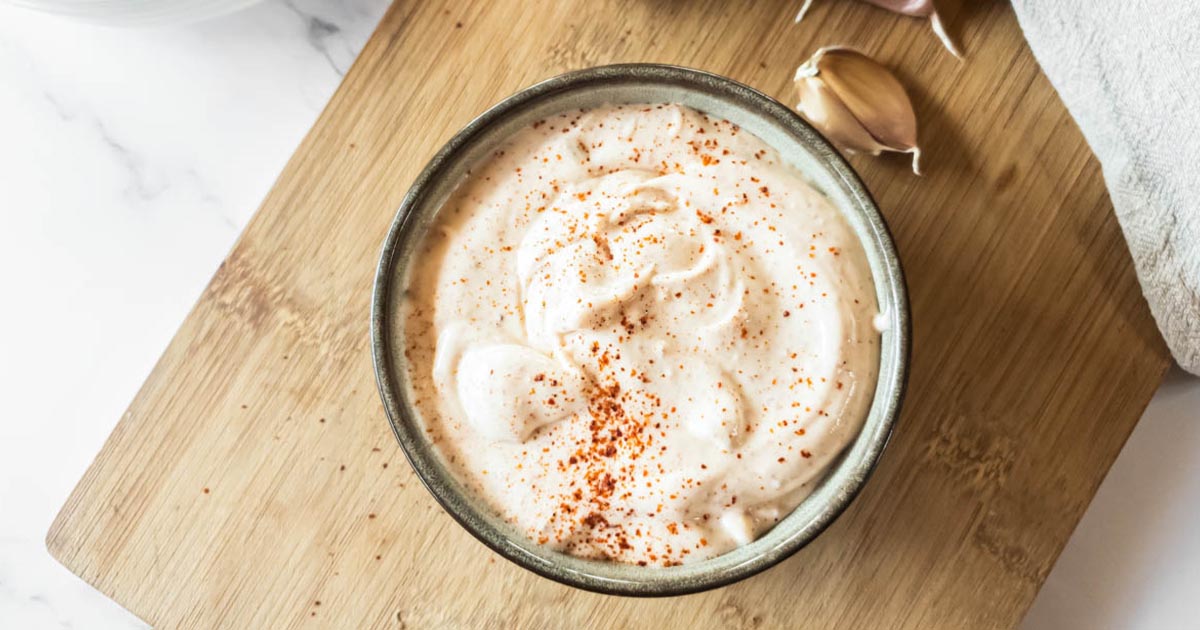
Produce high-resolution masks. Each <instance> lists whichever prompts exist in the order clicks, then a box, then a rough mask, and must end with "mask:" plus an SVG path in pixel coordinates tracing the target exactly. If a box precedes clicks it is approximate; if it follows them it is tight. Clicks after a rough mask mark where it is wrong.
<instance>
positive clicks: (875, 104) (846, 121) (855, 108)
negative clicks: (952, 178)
mask: <svg viewBox="0 0 1200 630" xmlns="http://www.w3.org/2000/svg"><path fill="white" fill-rule="evenodd" d="M795 81H796V89H797V92H798V94H799V97H800V101H799V104H798V105H797V106H796V109H797V110H798V111H799V112H800V114H801V115H802V116H804V117H805V118H806V119H807V120H808V121H809V122H810V123H812V124H813V126H815V127H817V129H819V130H820V131H821V132H822V133H824V134H825V135H826V137H828V138H829V139H830V141H832V142H833V143H834V144H836V145H838V146H839V147H840V148H842V149H844V150H847V151H863V152H867V153H871V154H873V155H878V154H879V153H880V152H882V151H895V152H899V153H911V154H913V172H914V173H918V174H919V173H920V155H921V150H920V148H919V147H918V146H917V116H916V113H915V112H914V111H913V106H912V101H911V100H910V99H909V97H908V93H907V92H906V91H905V90H904V86H903V85H902V84H901V83H900V81H899V80H897V79H896V77H895V76H894V75H893V74H892V73H891V72H890V71H889V70H888V69H887V68H885V67H884V66H883V65H881V64H879V62H877V61H875V60H874V59H872V58H870V57H868V56H866V55H864V54H863V53H860V52H858V51H856V50H853V49H851V48H844V47H830V48H822V49H820V50H818V51H817V52H816V53H815V54H814V55H813V56H812V58H810V59H809V60H808V61H806V62H805V63H804V64H802V65H801V66H800V67H799V68H798V69H797V70H796V78H795Z"/></svg>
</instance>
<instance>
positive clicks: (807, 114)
mask: <svg viewBox="0 0 1200 630" xmlns="http://www.w3.org/2000/svg"><path fill="white" fill-rule="evenodd" d="M796 89H797V91H798V92H799V95H800V101H799V103H798V104H797V105H796V109H797V110H798V111H799V112H800V115H801V116H804V118H805V120H807V121H808V122H810V123H812V125H813V126H814V127H816V128H817V129H819V130H820V131H821V133H823V134H824V135H825V137H826V138H829V141H830V142H832V143H834V144H835V145H837V146H838V147H839V148H841V149H843V150H845V151H848V152H860V151H861V152H863V153H870V154H871V155H879V153H880V152H882V151H886V150H887V147H886V146H884V145H882V144H880V143H879V142H878V141H877V140H875V138H873V137H871V134H870V132H868V131H867V129H866V127H864V126H863V125H862V123H860V122H859V121H858V119H857V118H855V117H854V114H852V113H851V112H850V110H849V109H847V108H846V105H845V104H844V103H842V101H841V99H839V98H838V97H837V94H835V93H834V92H833V90H832V89H831V88H830V87H829V86H828V85H826V84H825V82H824V81H819V80H811V81H810V80H803V81H797V82H796Z"/></svg>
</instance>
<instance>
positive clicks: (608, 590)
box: [370, 63, 912, 597]
mask: <svg viewBox="0 0 1200 630" xmlns="http://www.w3.org/2000/svg"><path fill="white" fill-rule="evenodd" d="M631 81H634V82H646V83H662V84H664V85H672V86H675V87H683V88H684V89H699V90H700V91H707V92H718V93H720V94H721V95H722V96H725V97H728V98H732V99H734V100H736V101H738V103H739V104H740V105H741V106H743V107H746V108H747V109H751V110H753V111H755V112H756V113H758V114H761V115H762V116H764V117H765V118H766V119H768V120H769V121H770V123H772V124H773V125H776V126H778V127H779V128H780V129H781V130H784V131H786V132H787V133H788V134H789V135H791V136H793V137H795V138H797V139H799V140H801V141H802V142H803V143H804V144H806V145H807V146H808V148H810V149H811V150H812V151H813V152H814V153H815V154H817V156H818V157H819V158H820V159H821V161H822V162H823V166H824V167H825V168H826V169H828V171H829V173H830V174H832V175H833V176H835V177H836V179H838V180H839V183H840V184H842V185H843V186H844V187H845V189H844V192H845V193H847V194H849V195H850V197H851V198H852V200H853V201H854V202H855V204H856V205H858V206H859V209H860V210H862V212H863V214H864V218H865V221H866V224H867V227H868V228H869V229H870V230H871V231H873V232H874V233H875V235H876V237H877V241H878V242H877V246H878V255H879V256H880V266H881V267H883V268H886V269H887V271H888V273H889V278H888V280H889V281H888V282H887V287H888V290H889V291H890V292H891V294H892V295H891V297H892V300H891V302H892V305H893V307H894V309H895V313H894V314H893V319H892V322H893V324H894V325H895V332H896V334H895V335H894V340H895V342H894V346H895V349H894V352H893V356H894V360H895V362H896V365H895V370H894V377H893V378H892V379H891V381H892V383H891V385H892V387H891V388H890V390H889V391H890V394H891V395H890V396H888V397H886V398H883V399H880V398H879V395H878V384H877V393H876V400H874V401H873V402H872V403H871V408H872V409H874V408H875V407H876V406H877V405H883V406H884V412H883V419H882V423H881V426H879V427H877V428H876V430H875V434H874V436H872V437H871V439H870V440H869V441H868V443H867V449H866V453H865V454H864V456H863V457H862V458H861V460H860V461H859V463H858V466H857V469H856V470H855V471H854V472H855V474H856V475H857V476H856V477H855V478H854V479H852V480H851V481H852V483H850V484H849V487H844V488H843V490H844V491H842V492H839V493H838V494H836V495H834V496H833V498H832V501H831V502H830V503H828V504H826V505H824V506H822V509H821V510H820V512H819V514H817V515H816V517H815V518H814V519H813V520H812V521H811V522H809V523H808V524H807V525H806V526H805V527H804V528H802V530H800V531H798V533H796V534H794V535H791V536H789V537H787V538H785V539H783V540H782V541H780V542H779V543H778V544H777V545H775V546H774V547H771V548H769V549H767V550H765V551H764V552H763V553H760V554H758V555H756V556H753V557H752V558H750V559H749V560H747V561H745V562H742V563H740V564H737V565H735V566H733V567H730V568H727V569H725V570H723V571H720V572H714V573H712V574H701V575H700V576H699V577H687V578H681V579H678V580H671V579H659V580H657V581H653V582H637V581H627V580H613V579H611V578H605V577H604V576H598V575H594V574H589V573H584V572H579V571H575V570H555V567H554V566H553V565H548V564H546V563H544V562H535V561H533V559H535V556H532V555H531V554H529V553H528V552H525V551H524V550H523V549H521V548H520V547H518V546H515V545H506V544H503V542H504V541H506V540H508V537H507V536H506V535H505V534H504V533H502V532H497V531H488V532H485V531H482V530H481V528H478V527H476V525H475V524H473V522H472V514H471V513H470V512H469V510H467V509H465V508H463V512H462V513H460V511H459V510H460V508H459V506H457V505H456V504H455V502H454V501H451V500H450V499H449V498H448V497H445V496H443V495H442V492H441V491H440V490H439V488H442V482H441V480H439V479H437V478H436V475H437V470H436V468H437V467H438V465H437V463H436V462H434V461H427V460H428V458H429V457H431V455H429V454H427V453H424V452H423V451H422V450H421V449H420V448H418V442H420V441H421V440H424V439H425V438H424V436H423V435H422V434H421V432H420V431H419V430H416V428H415V425H414V423H413V420H412V418H411V417H410V410H408V409H407V408H406V407H405V405H404V404H403V403H402V396H400V395H399V393H398V392H397V391H396V384H397V381H396V380H395V378H394V375H395V371H396V368H395V367H394V366H393V364H392V363H393V362H392V357H393V356H394V353H393V352H392V349H391V343H390V341H389V340H390V338H391V337H392V335H391V334H390V329H391V326H390V321H391V317H390V315H391V313H390V308H389V304H390V298H391V291H392V288H393V282H392V280H393V279H394V278H395V268H396V264H395V262H396V253H397V250H398V248H399V246H400V244H401V242H402V239H403V236H404V233H405V231H406V230H407V228H408V227H409V226H410V225H411V222H412V217H413V216H414V214H416V213H414V212H413V210H414V208H419V207H420V206H421V205H422V204H423V203H425V197H427V195H428V194H430V189H431V188H432V187H433V185H434V183H435V182H437V181H438V178H439V177H441V176H442V175H443V174H444V173H443V171H444V170H446V169H448V168H450V167H452V166H453V165H454V162H455V159H456V156H458V155H459V154H460V153H462V152H463V151H464V150H466V149H468V148H469V147H470V146H471V143H472V142H474V141H475V140H476V139H478V138H479V137H480V136H481V135H482V134H483V133H484V132H485V131H486V130H487V129H488V128H489V127H490V126H492V125H493V124H495V123H498V122H502V121H503V120H504V119H505V118H506V117H507V116H509V115H512V114H516V113H519V112H520V110H521V108H523V107H525V106H527V105H534V104H536V103H537V102H538V101H540V100H541V99H544V98H547V97H550V96H553V95H556V94H559V93H562V92H568V91H572V90H578V89H586V88H588V87H594V86H596V85H604V84H610V83H628V82H631ZM768 144H770V143H768ZM909 309H910V306H909V298H908V290H907V282H906V280H905V276H904V270H903V267H902V266H901V263H900V259H899V256H898V255H897V253H896V247H895V242H894V239H893V236H892V232H891V230H890V228H889V227H888V225H887V222H886V221H885V219H884V218H883V215H882V214H881V213H880V211H879V208H878V206H877V205H876V203H875V200H874V198H873V197H872V196H871V193H870V192H869V191H868V190H867V188H866V186H865V185H864V184H863V182H862V180H861V179H860V178H859V176H858V173H857V172H856V171H855V170H854V169H853V167H851V166H850V164H849V163H848V162H847V161H846V160H845V158H843V157H842V155H841V154H840V153H839V152H838V151H837V150H836V149H834V148H833V146H832V145H831V144H830V143H829V141H828V140H826V139H825V137H824V136H822V135H821V134H820V133H819V132H818V131H816V129H814V128H813V127H812V126H811V125H810V124H809V123H808V122H807V121H805V120H804V119H803V118H801V117H800V116H799V114H797V113H796V112H795V111H794V110H792V109H791V108H789V107H787V106H786V105H784V104H782V103H780V102H779V101H778V100H776V99H774V98H772V97H770V96H768V95H766V94H764V93H763V92H760V91H758V90H756V89H754V88H751V87H749V86H747V85H745V84H742V83H740V82H738V81H735V80H733V79H730V78H728V77H725V76H722V75H719V74H715V73H712V72H708V71H704V70H698V69H694V68H688V67H684V66H678V65H670V64H658V63H624V64H612V65H602V66H594V67H589V68H585V69H581V70H574V71H571V72H567V73H564V74H560V75H557V76H553V77H551V78H548V79H545V80H542V81H540V82H538V83H535V84H533V85H531V86H529V87H526V88H524V89H522V90H519V91H518V92H516V93H514V94H513V95H511V96H509V97H507V98H505V99H504V100H502V101H500V102H499V103H497V104H495V105H493V106H492V107H490V108H488V109H487V110H486V111H485V112H483V113H482V114H480V115H479V116H477V117H476V118H474V119H473V120H471V121H470V122H469V123H467V125H466V126H464V127H463V128H462V129H461V130H459V131H458V132H456V133H455V134H454V135H453V136H452V137H451V138H450V140H449V141H447V142H446V144H444V145H443V146H442V147H441V148H440V149H439V150H438V151H437V153H435V154H434V156H433V157H432V158H431V159H430V160H429V162H428V163H427V164H426V165H425V167H424V168H423V169H422V170H421V172H420V173H419V174H418V175H417V177H416V179H415V180H414V181H413V184H412V185H411V186H410V188H409V190H408V192H407V193H406V194H405V196H404V199H403V200H402V201H401V203H400V206H399V208H398V209H397V211H396V215H395V218H394V219H393V221H392V223H391V225H390V226H389V228H388V232H387V236H386V237H385V239H384V242H383V246H382V248H381V250H380V257H379V263H378V266H377V268H376V272H375V280H374V286H373V289H372V297H371V321H370V345H371V358H372V362H373V366H374V372H375V381H376V386H377V387H378V389H379V394H380V398H381V399H382V402H383V407H384V412H385V414H386V416H387V420H388V424H389V425H390V426H391V428H392V433H393V435H395V437H396V440H397V442H399V444H400V447H401V450H402V451H403V452H404V455H405V458H406V459H407V460H408V462H409V465H410V466H411V467H412V469H413V471H414V472H415V473H416V475H417V478H418V479H420V480H421V483H422V485H424V486H425V489H426V490H427V491H428V492H429V493H430V494H431V495H432V496H433V498H434V499H435V500H436V501H437V502H438V504H439V505H441V507H442V509H443V510H445V511H446V512H447V513H448V514H449V515H450V516H451V517H452V518H453V519H454V520H455V521H457V522H458V524H459V525H460V526H462V527H463V528H464V529H465V530H467V531H468V532H470V534H471V535H472V536H474V537H475V538H476V539H478V540H479V541H480V542H482V543H483V544H484V545H486V546H487V547H488V548H490V549H491V550H492V551H494V552H496V553H498V554H500V555H501V556H502V557H504V558H505V559H507V560H509V561H511V562H513V563H514V564H517V565H518V566H520V567H522V568H524V569H527V570H529V571H532V572H534V573H536V574H538V575H541V576H542V577H545V578H549V579H551V580H554V581H556V582H559V583H562V584H565V585H568V586H573V587H576V588H580V589H583V590H587V591H592V592H597V593H604V594H610V595H628V596H638V597H662V596H675V595H685V594H689V593H696V592H700V591H705V590H709V589H714V588H719V587H722V586H726V585H729V584H732V583H734V582H737V581H740V580H742V579H745V578H748V577H751V576H753V575H756V574H758V573H760V572H762V571H765V570H767V569H769V568H771V567H773V566H775V565H776V564H778V563H780V562H782V561H783V560H785V559H787V558H788V557H790V556H792V555H793V554H794V553H796V552H797V551H799V550H800V549H801V548H803V547H805V546H806V545H808V544H809V543H810V542H811V541H812V540H814V539H815V538H816V537H817V536H819V535H820V534H821V533H822V532H824V530H825V529H827V528H828V527H829V526H830V525H831V524H832V523H833V522H834V521H835V520H837V518H838V517H839V516H841V514H842V513H843V512H845V510H846V509H847V508H848V507H849V506H850V504H851V503H852V502H853V501H854V499H855V498H856V497H857V496H858V494H859V493H860V492H861V491H862V489H863V487H864V486H865V485H866V483H867V481H868V479H869V478H870V477H871V474H872V473H873V471H874V469H875V467H876V466H877V464H878V462H879V459H880V457H881V455H882V453H883V451H884V450H885V449H886V447H887V445H888V443H889V442H890V440H891V436H892V433H893V431H894V429H895V425H896V422H897V420H898V418H899V415H900V409H901V407H902V405H903V401H904V396H905V393H906V390H907V388H908V373H909V366H910V361H911V338H912V323H911V321H910V314H909ZM882 350H883V349H882V348H881V352H882ZM881 357H882V355H881ZM881 361H882V358H881ZM882 372H883V370H882V368H881V370H880V373H881V374H882ZM866 429H867V427H866V426H864V427H863V428H862V431H864V432H865V431H866ZM848 448H849V446H847V449H848ZM430 450H432V449H430ZM843 465H845V460H844V459H839V460H836V463H835V464H834V467H835V468H836V467H840V466H843ZM431 468H432V469H431ZM831 470H832V469H831ZM487 534H492V535H487ZM769 535H770V533H769V532H768V534H766V535H764V537H763V538H765V537H766V536H769ZM493 536H497V537H499V538H500V540H496V539H493ZM760 540H761V538H760ZM735 551H736V550H735ZM730 553H732V552H730ZM564 555H565V554H564ZM717 557H718V558H719V557H720V556H717ZM539 559H540V558H539ZM646 570H648V571H651V570H652V571H656V572H660V573H659V575H662V573H661V572H667V571H670V570H671V569H669V568H668V569H664V568H659V567H652V568H647V569H646Z"/></svg>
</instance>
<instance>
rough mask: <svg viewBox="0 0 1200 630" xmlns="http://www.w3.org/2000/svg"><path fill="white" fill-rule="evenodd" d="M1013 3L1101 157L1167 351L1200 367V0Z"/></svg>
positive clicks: (1031, 42) (1041, 0) (1195, 369)
mask: <svg viewBox="0 0 1200 630" xmlns="http://www.w3.org/2000/svg"><path fill="white" fill-rule="evenodd" d="M1013 7H1014V8H1015V9H1016V13H1017V19H1018V21H1019V22H1020V23H1021V29H1022V30H1024V31H1025V37H1026V38H1027V39H1028V40H1029V45H1030V47H1031V48H1032V49H1033V54H1034V56H1035V57H1037V60H1038V63H1040V64H1041V66H1042V70H1043V71H1045V73H1046V76H1047V77H1049V78H1050V82H1051V83H1052V84H1053V85H1054V87H1055V89H1057V90H1058V93H1059V95H1060V96H1061V97H1062V99H1063V102H1064V103H1066V105H1067V109H1068V110H1070V112H1071V115H1072V116H1073V117H1074V118H1075V121H1076V122H1078V123H1079V127H1080V129H1082V130H1083V135H1084V136H1085V137H1086V138H1087V141H1088V144H1090V145H1091V147H1092V150H1093V151H1094V152H1095V153H1096V156H1097V157H1098V158H1099V159H1100V164H1101V166H1102V168H1103V171H1104V180H1105V182H1106V184H1107V185H1108V192H1109V196H1111V197H1112V202H1113V207H1114V208H1115V209H1116V213H1117V219H1118V221H1119V222H1120V224H1121V228H1122V230H1124V232H1125V240H1126V242H1128V244H1129V249H1130V250H1131V251H1132V252H1133V262H1134V265H1135V266H1136V268H1137V275H1138V280H1139V281H1140V282H1141V284H1142V291H1143V292H1144V293H1145V295H1146V300H1147V301H1148V302H1149V303H1150V312H1151V313H1153V315H1154V319H1155V321H1157V322H1158V328H1159V330H1161V331H1162V334H1163V337H1164V338H1165V339H1166V341H1167V346H1169V347H1170V349H1171V352H1172V354H1174V355H1175V359H1176V360H1177V361H1178V362H1179V364H1180V365H1181V366H1183V368H1184V369H1186V370H1188V371H1189V372H1192V373H1193V374H1200V0H1013ZM968 54H969V51H968Z"/></svg>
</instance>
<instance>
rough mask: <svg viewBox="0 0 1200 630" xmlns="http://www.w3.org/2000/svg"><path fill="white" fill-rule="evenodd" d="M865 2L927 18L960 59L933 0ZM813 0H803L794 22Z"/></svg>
mask: <svg viewBox="0 0 1200 630" xmlns="http://www.w3.org/2000/svg"><path fill="white" fill-rule="evenodd" d="M866 1H867V2H869V3H871V4H873V5H875V6H877V7H881V8H884V9H887V10H888V11H892V12H893V13H900V14H901V15H909V16H912V17H923V18H929V23H930V25H931V26H933V32H934V34H935V35H937V36H938V39H940V40H942V44H943V45H944V46H945V47H946V50H949V51H950V54H952V55H954V56H955V57H958V58H959V59H962V52H961V51H960V50H959V49H958V46H957V45H955V43H954V40H953V39H951V37H950V34H949V33H947V32H946V25H945V24H944V23H943V22H942V18H941V16H940V15H939V14H938V10H937V3H936V2H935V1H934V0H866ZM812 3H813V0H804V5H803V6H801V7H800V12H799V13H797V14H796V23H797V24H798V23H800V20H803V19H804V14H806V13H808V9H809V7H811V6H812Z"/></svg>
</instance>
